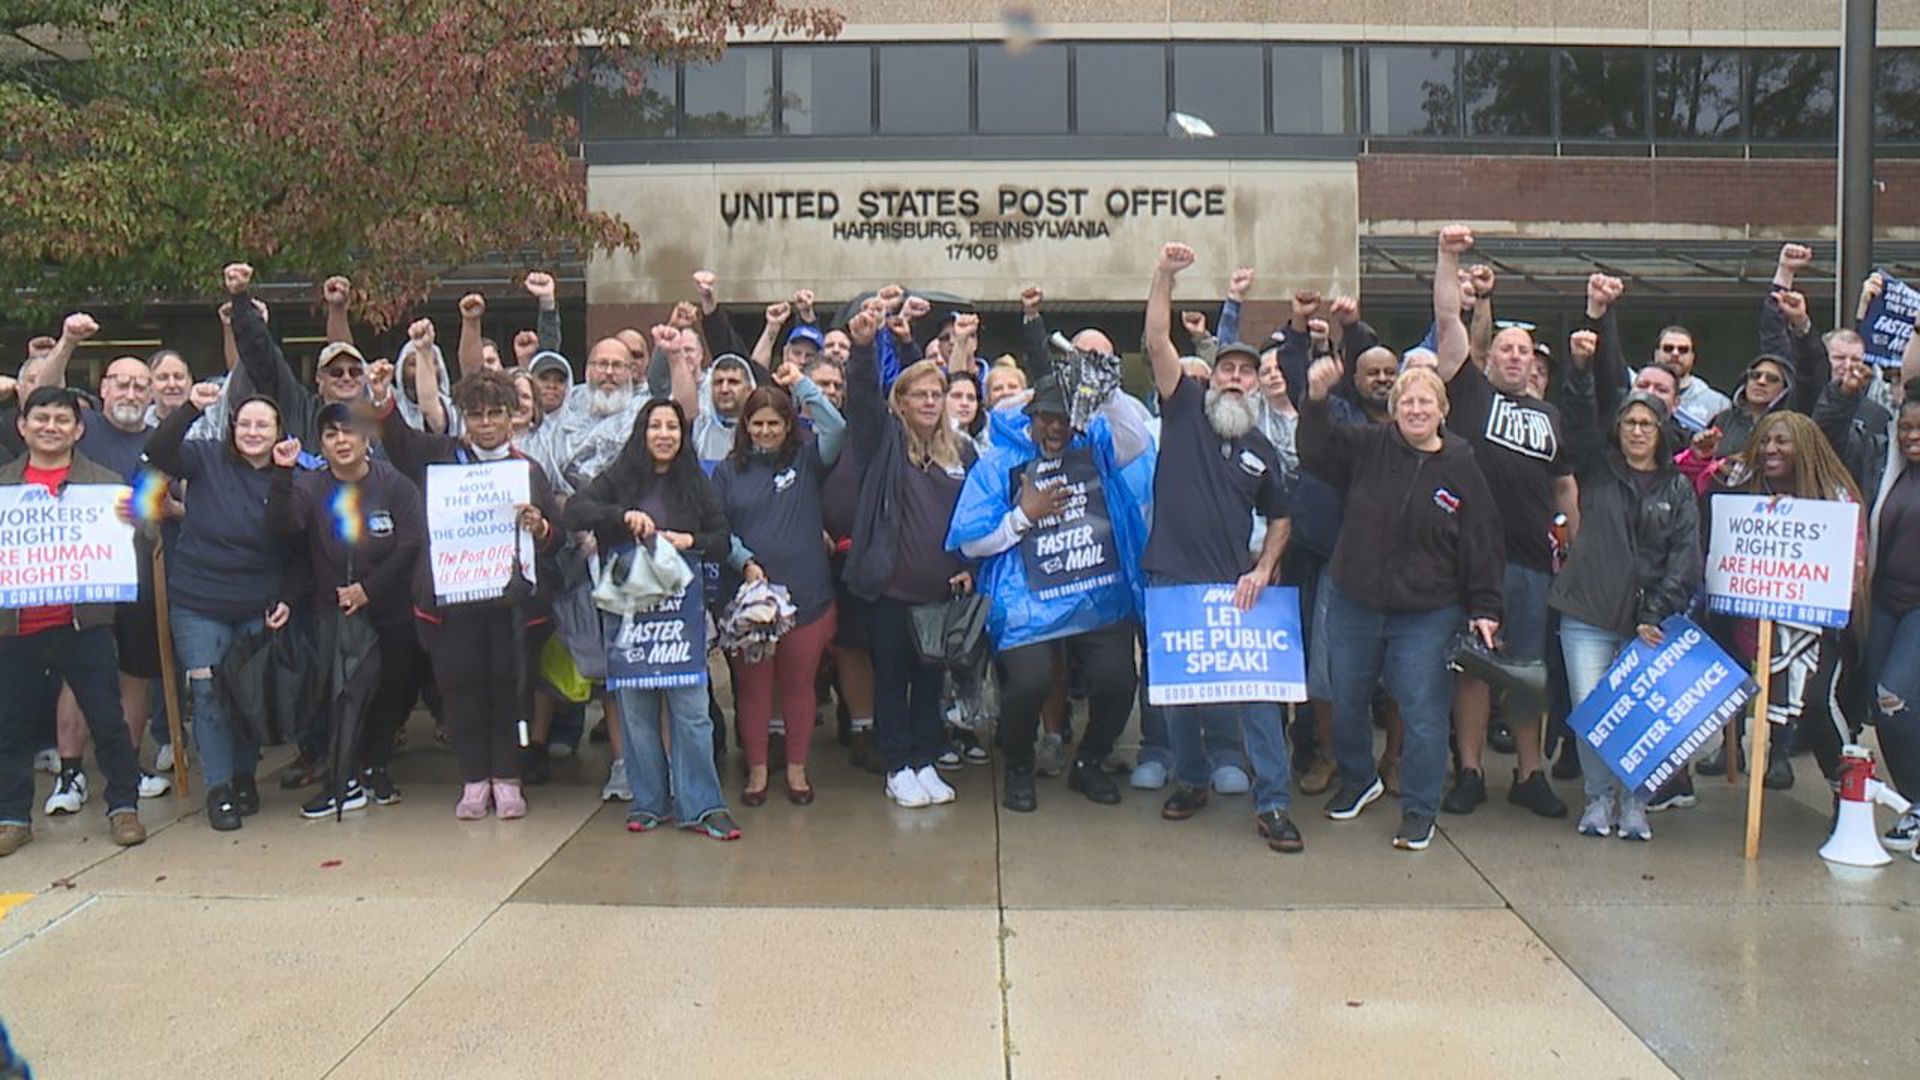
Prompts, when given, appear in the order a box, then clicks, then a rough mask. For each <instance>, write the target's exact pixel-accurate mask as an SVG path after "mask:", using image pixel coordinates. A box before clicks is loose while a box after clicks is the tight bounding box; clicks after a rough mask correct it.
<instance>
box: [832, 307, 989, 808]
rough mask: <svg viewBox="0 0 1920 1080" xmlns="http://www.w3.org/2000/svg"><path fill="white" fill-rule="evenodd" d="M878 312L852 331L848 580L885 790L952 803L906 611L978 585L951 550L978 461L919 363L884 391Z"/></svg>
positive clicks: (929, 692)
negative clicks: (868, 662) (865, 645)
mask: <svg viewBox="0 0 1920 1080" xmlns="http://www.w3.org/2000/svg"><path fill="white" fill-rule="evenodd" d="M879 326H880V319H879V316H878V315H876V314H875V313H873V312H871V311H863V312H861V313H859V314H858V315H855V316H854V318H853V320H852V322H851V323H850V324H849V325H848V327H847V332H848V335H849V336H850V337H851V338H852V339H853V353H852V355H851V357H850V358H849V360H848V365H847V368H848V370H847V387H848V389H847V422H848V432H849V436H850V437H851V439H852V450H853V460H855V461H857V462H860V463H861V464H862V465H863V466H864V471H863V472H862V475H861V477H860V505H859V509H858V511H857V513H856V515H855V518H854V523H853V548H852V551H851V552H850V553H849V555H848V558H847V571H846V577H847V586H848V588H850V589H852V590H853V592H854V593H855V594H857V595H858V596H860V597H861V598H862V599H865V600H867V601H869V602H871V603H872V605H873V608H872V613H871V616H870V620H871V622H870V626H869V634H868V639H869V641H870V642H871V643H872V644H871V649H872V657H873V696H874V734H875V737H876V739H877V740H878V742H879V746H880V752H881V754H882V756H884V757H885V759H886V769H887V794H888V795H889V796H890V797H891V798H892V799H893V801H894V802H896V803H899V804H900V805H901V806H906V807H921V806H926V805H928V804H930V803H946V802H952V801H953V789H952V788H951V787H948V786H947V784H946V782H945V781H943V780H941V779H940V774H939V772H938V771H937V770H936V769H935V768H934V761H935V759H936V758H937V757H938V756H939V754H940V752H941V751H942V750H943V749H944V748H945V739H944V738H943V732H942V726H941V717H940V692H941V687H942V682H943V675H944V673H943V671H942V670H941V669H940V668H939V667H937V666H935V665H932V664H927V663H923V662H922V661H921V660H920V658H919V656H918V654H917V653H916V652H915V649H914V644H913V620H912V615H911V610H912V608H914V607H915V606H917V605H920V604H932V603H939V602H941V601H944V600H946V599H948V598H949V597H952V596H957V595H964V594H965V593H968V592H971V591H972V589H973V575H972V573H971V572H970V571H969V570H968V569H967V566H966V564H964V563H962V562H961V561H960V560H959V559H958V558H956V557H955V556H953V555H950V554H948V552H947V550H946V539H947V523H948V522H949V521H950V520H951V519H952V517H953V507H954V503H955V502H957V501H958V500H959V498H960V488H961V485H962V484H963V483H964V482H965V481H966V478H967V470H968V469H969V468H970V467H972V465H973V462H974V458H975V451H974V447H973V444H972V443H971V442H969V441H967V440H966V439H965V438H964V437H963V436H962V435H961V434H960V433H958V432H956V431H955V430H954V429H953V425H952V424H951V423H949V422H948V420H947V380H946V375H945V373H944V372H942V371H941V369H940V366H939V365H938V364H936V363H934V362H932V361H928V360H922V361H920V362H919V363H916V364H913V365H911V366H909V367H908V368H907V369H906V370H904V371H902V372H901V373H900V374H899V376H898V377H896V378H895V379H894V381H893V386H892V388H891V389H890V391H889V392H888V393H887V394H886V395H885V397H884V398H883V397H882V394H881V384H880V375H879V363H878V359H877V357H876V354H875V351H874V345H873V339H874V333H875V331H877V330H878V329H879Z"/></svg>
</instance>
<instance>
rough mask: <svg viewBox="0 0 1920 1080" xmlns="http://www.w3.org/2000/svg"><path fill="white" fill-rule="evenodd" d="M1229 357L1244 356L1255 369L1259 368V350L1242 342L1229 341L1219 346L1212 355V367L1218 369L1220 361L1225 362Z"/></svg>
mask: <svg viewBox="0 0 1920 1080" xmlns="http://www.w3.org/2000/svg"><path fill="white" fill-rule="evenodd" d="M1229 356H1244V357H1246V358H1247V359H1248V360H1250V361H1252V362H1253V365H1254V366H1255V367H1259V366H1260V350H1259V349H1256V348H1254V347H1253V346H1251V345H1249V344H1247V343H1246V342H1244V341H1229V342H1227V343H1226V344H1225V345H1222V346H1220V348H1219V350H1218V351H1217V352H1215V353H1214V354H1213V363H1214V366H1215V367H1218V366H1219V365H1220V361H1222V360H1225V359H1226V358H1227V357H1229Z"/></svg>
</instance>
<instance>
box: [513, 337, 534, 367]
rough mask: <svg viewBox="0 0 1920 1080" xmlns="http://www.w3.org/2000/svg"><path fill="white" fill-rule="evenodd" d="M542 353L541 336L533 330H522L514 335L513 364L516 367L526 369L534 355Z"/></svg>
mask: <svg viewBox="0 0 1920 1080" xmlns="http://www.w3.org/2000/svg"><path fill="white" fill-rule="evenodd" d="M539 351H540V335H539V334H536V333H534V332H533V331H531V330H522V331H520V332H519V333H517V334H515V335H513V362H514V365H515V366H516V367H526V366H527V363H528V362H529V361H531V360H532V359H533V354H534V353H537V352H539Z"/></svg>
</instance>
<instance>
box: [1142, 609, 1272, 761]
mask: <svg viewBox="0 0 1920 1080" xmlns="http://www.w3.org/2000/svg"><path fill="white" fill-rule="evenodd" d="M1154 584H1156V585H1161V584H1171V582H1170V581H1161V580H1156V581H1155V582H1154ZM1146 635H1147V631H1146V624H1145V623H1142V624H1141V627H1140V648H1141V650H1142V653H1143V654H1144V652H1145V650H1146V647H1147V636H1146ZM1146 667H1147V665H1146V661H1145V660H1142V661H1141V663H1140V753H1139V755H1138V757H1137V759H1136V760H1137V761H1139V762H1140V763H1141V764H1145V763H1147V762H1149V761H1157V762H1159V763H1160V765H1161V766H1162V767H1163V768H1166V769H1168V770H1172V769H1173V738H1172V736H1171V735H1170V734H1169V733H1168V731H1167V712H1166V709H1165V708H1164V707H1163V706H1160V705H1149V704H1147V671H1146ZM1200 711H1201V713H1202V714H1203V715H1202V716H1201V717H1200V737H1201V739H1202V740H1203V741H1204V742H1203V745H1204V746H1205V748H1206V750H1205V752H1206V758H1207V767H1208V770H1209V771H1211V770H1213V769H1218V768H1221V767H1223V766H1227V765H1231V766H1233V767H1234V768H1236V769H1240V770H1242V771H1250V770H1248V767H1247V757H1246V755H1245V754H1243V753H1241V752H1240V717H1239V715H1238V714H1237V713H1236V712H1235V711H1234V710H1232V709H1224V710H1223V709H1202V710H1200Z"/></svg>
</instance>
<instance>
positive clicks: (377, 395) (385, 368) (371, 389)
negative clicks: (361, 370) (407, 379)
mask: <svg viewBox="0 0 1920 1080" xmlns="http://www.w3.org/2000/svg"><path fill="white" fill-rule="evenodd" d="M391 389H393V361H391V360H375V361H374V362H373V363H371V364H368V365H367V392H368V393H369V394H371V395H372V396H373V399H374V400H375V401H385V400H386V398H387V391H389V390H391Z"/></svg>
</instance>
